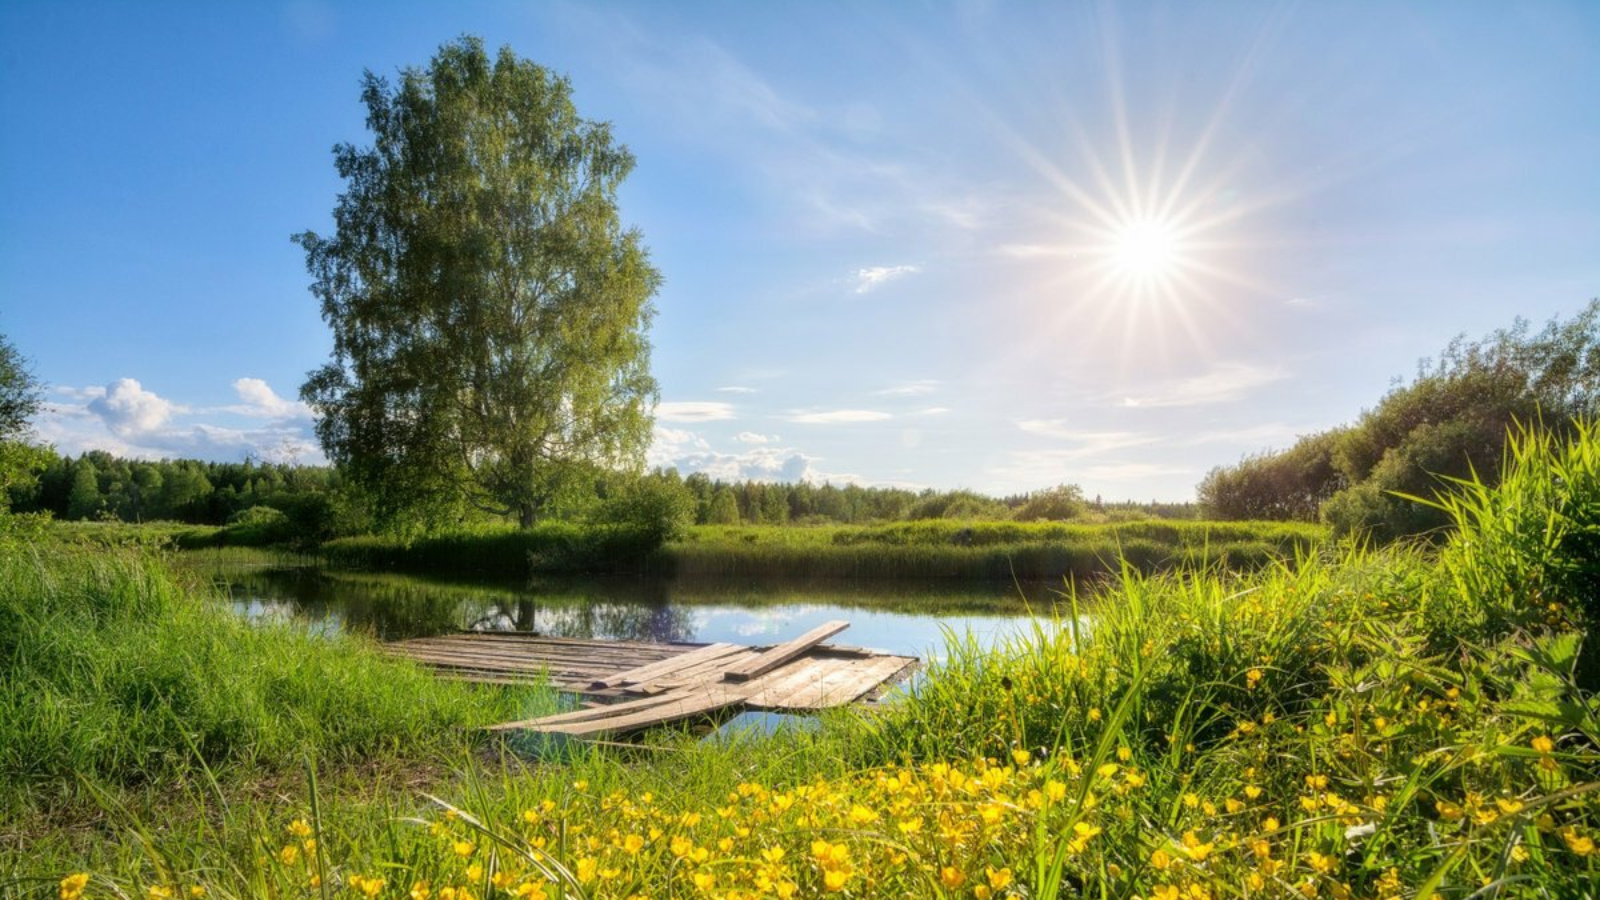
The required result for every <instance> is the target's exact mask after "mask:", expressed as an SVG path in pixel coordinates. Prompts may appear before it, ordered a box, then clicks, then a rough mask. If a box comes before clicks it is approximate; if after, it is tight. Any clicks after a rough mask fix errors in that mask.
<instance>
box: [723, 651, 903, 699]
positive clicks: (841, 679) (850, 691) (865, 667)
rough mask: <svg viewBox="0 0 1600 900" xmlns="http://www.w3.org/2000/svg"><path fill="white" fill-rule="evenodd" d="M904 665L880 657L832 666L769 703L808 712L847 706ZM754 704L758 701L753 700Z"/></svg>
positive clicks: (897, 661) (900, 661)
mask: <svg viewBox="0 0 1600 900" xmlns="http://www.w3.org/2000/svg"><path fill="white" fill-rule="evenodd" d="M903 665H904V663H903V661H902V660H899V659H897V658H895V657H879V658H878V659H873V660H863V661H862V662H861V663H858V664H854V665H849V666H845V667H841V668H833V669H830V670H828V671H826V672H824V673H823V675H822V677H821V678H818V679H816V680H815V681H813V682H811V683H810V684H805V685H801V686H799V687H798V688H797V689H795V690H794V691H791V692H790V693H789V694H788V695H787V696H784V697H781V698H774V701H775V702H773V703H772V704H771V705H770V706H768V705H767V704H762V706H764V707H767V708H770V709H773V710H776V711H787V712H805V711H810V710H816V709H825V708H827V707H830V706H845V705H847V704H849V703H852V702H854V701H855V700H856V699H857V698H859V697H862V696H865V695H866V694H868V693H870V692H871V691H872V690H873V689H874V688H875V687H877V686H878V685H879V684H882V683H883V680H884V679H885V678H888V677H890V676H891V675H893V674H894V673H895V672H898V671H899V670H900V669H901V667H902V666H903ZM752 705H755V704H752Z"/></svg>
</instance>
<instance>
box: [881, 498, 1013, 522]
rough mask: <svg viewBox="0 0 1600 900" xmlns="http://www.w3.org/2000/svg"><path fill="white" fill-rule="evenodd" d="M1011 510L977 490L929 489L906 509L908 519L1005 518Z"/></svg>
mask: <svg viewBox="0 0 1600 900" xmlns="http://www.w3.org/2000/svg"><path fill="white" fill-rule="evenodd" d="M1008 512H1009V510H1007V509H1006V508H1005V506H1004V505H1003V504H1001V503H1000V502H999V501H997V500H994V499H992V498H989V497H985V496H983V495H982V494H979V493H977V492H975V491H948V492H945V493H934V492H932V491H929V492H927V493H925V494H923V495H922V497H921V498H920V499H918V500H917V502H915V503H913V504H912V505H911V508H910V509H908V510H906V513H905V518H907V519H913V520H915V519H1003V518H1005V517H1006V515H1007V513H1008Z"/></svg>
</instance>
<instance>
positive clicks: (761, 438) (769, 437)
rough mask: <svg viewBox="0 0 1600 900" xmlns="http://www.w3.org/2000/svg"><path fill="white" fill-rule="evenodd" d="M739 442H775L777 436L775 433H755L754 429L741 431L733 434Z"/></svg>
mask: <svg viewBox="0 0 1600 900" xmlns="http://www.w3.org/2000/svg"><path fill="white" fill-rule="evenodd" d="M733 439H734V440H736V441H738V442H739V443H741V444H776V443H777V442H778V436H777V435H775V434H756V433H755V432H754V431H741V432H739V433H738V434H736V435H734V436H733Z"/></svg>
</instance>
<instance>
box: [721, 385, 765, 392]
mask: <svg viewBox="0 0 1600 900" xmlns="http://www.w3.org/2000/svg"><path fill="white" fill-rule="evenodd" d="M717 393H719V394H754V393H757V391H756V389H755V388H753V387H745V386H744V385H740V384H730V385H727V386H725V387H719V388H717Z"/></svg>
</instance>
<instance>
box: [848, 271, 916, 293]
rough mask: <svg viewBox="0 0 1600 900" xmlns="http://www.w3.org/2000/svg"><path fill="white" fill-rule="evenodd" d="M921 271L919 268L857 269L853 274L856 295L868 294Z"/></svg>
mask: <svg viewBox="0 0 1600 900" xmlns="http://www.w3.org/2000/svg"><path fill="white" fill-rule="evenodd" d="M921 271H922V267H921V266H871V267H868V268H865V269H857V270H856V274H855V282H856V293H858V294H866V293H870V292H872V291H875V290H877V289H878V288H879V287H881V286H883V285H885V284H888V283H889V282H891V281H894V280H895V279H898V278H904V277H905V276H907V275H914V274H916V273H918V272H921Z"/></svg>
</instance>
